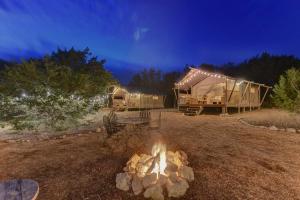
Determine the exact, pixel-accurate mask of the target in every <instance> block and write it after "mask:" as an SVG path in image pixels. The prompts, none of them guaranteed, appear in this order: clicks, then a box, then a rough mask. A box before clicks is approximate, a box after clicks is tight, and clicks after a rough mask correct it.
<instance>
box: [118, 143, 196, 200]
mask: <svg viewBox="0 0 300 200" xmlns="http://www.w3.org/2000/svg"><path fill="white" fill-rule="evenodd" d="M188 163H189V162H188V157H187V155H186V153H185V152H183V151H176V152H172V151H166V146H165V145H163V144H162V143H157V144H155V145H154V146H153V148H152V152H151V155H147V154H141V155H137V154H134V155H133V156H132V157H131V158H130V159H129V161H128V162H127V163H126V167H124V171H125V173H120V174H117V177H116V186H117V188H118V189H121V190H123V191H128V190H129V189H130V187H131V188H132V191H133V193H134V194H135V195H139V194H141V193H142V192H143V191H144V197H145V198H151V199H154V200H163V199H164V196H163V190H164V188H166V190H167V193H168V196H169V197H175V198H179V197H181V196H183V195H184V194H185V193H186V191H187V189H188V188H189V184H188V182H191V181H193V180H194V172H193V169H192V168H191V167H189V166H187V165H188Z"/></svg>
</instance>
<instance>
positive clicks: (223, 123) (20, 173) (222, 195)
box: [0, 112, 300, 200]
mask: <svg viewBox="0 0 300 200" xmlns="http://www.w3.org/2000/svg"><path fill="white" fill-rule="evenodd" d="M162 119H163V123H162V127H161V129H160V130H159V132H160V133H161V135H162V136H163V139H164V141H165V142H166V143H167V147H168V148H169V149H171V150H175V149H182V150H184V151H185V152H186V153H187V154H188V156H189V160H190V165H191V167H193V168H194V172H195V181H194V182H192V183H191V184H190V189H189V190H188V192H187V194H186V195H185V196H184V198H182V199H282V200H283V199H300V134H295V133H286V132H280V131H277V132H274V131H269V130H267V129H259V128H252V127H248V126H245V125H243V124H241V123H240V122H239V121H238V120H237V119H236V118H235V117H220V116H213V115H203V116H197V117H188V116H183V115H182V114H180V113H173V112H169V113H163V115H162ZM144 132H146V131H145V130H144ZM122 134H123V133H122ZM149 134H150V133H149ZM149 134H143V135H142V136H140V139H142V141H143V146H142V147H139V148H136V149H135V148H134V145H131V147H128V148H127V149H126V150H124V151H121V152H120V151H112V150H111V149H110V148H108V147H107V145H103V143H102V142H101V139H100V138H101V137H100V136H99V134H97V133H93V134H87V135H81V136H74V137H66V138H63V139H59V140H49V141H35V142H32V143H4V142H0V158H1V160H0V180H6V179H12V178H32V179H35V180H37V181H38V182H39V184H40V195H39V198H38V199H41V200H52V199H55V200H62V199H101V200H103V199H107V200H109V199H143V198H142V197H141V196H139V197H136V196H134V195H133V193H126V192H122V191H119V190H117V189H116V188H115V175H116V173H119V172H121V171H122V167H123V166H124V165H125V163H126V161H127V160H128V158H129V157H130V155H131V154H132V153H133V152H135V151H138V152H140V151H147V150H149V148H150V146H151V145H152V142H153V139H155V138H156V135H157V134H155V132H152V133H151V134H150V135H149ZM121 141H122V140H121ZM120 144H121V143H120Z"/></svg>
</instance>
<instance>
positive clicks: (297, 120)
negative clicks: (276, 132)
mask: <svg viewBox="0 0 300 200" xmlns="http://www.w3.org/2000/svg"><path fill="white" fill-rule="evenodd" d="M240 117H241V118H243V119H244V120H245V121H247V122H248V123H250V124H253V125H257V126H272V125H273V126H276V127H277V128H295V129H298V130H300V114H296V113H291V112H288V111H285V110H280V109H263V110H261V111H259V112H257V111H255V112H246V113H243V114H241V115H240Z"/></svg>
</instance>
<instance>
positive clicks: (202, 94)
mask: <svg viewBox="0 0 300 200" xmlns="http://www.w3.org/2000/svg"><path fill="white" fill-rule="evenodd" d="M270 88H271V87H269V86H266V85H264V84H260V83H255V82H252V81H247V80H240V79H236V78H232V77H229V76H225V75H223V74H217V73H212V72H206V71H203V70H201V69H196V68H190V71H189V72H188V73H187V74H186V75H185V76H184V77H183V78H182V79H181V80H180V81H179V82H177V83H175V88H174V91H175V94H176V98H177V105H178V108H179V109H180V110H183V111H184V110H186V109H191V108H199V109H200V108H201V109H202V108H205V107H221V108H222V110H223V112H227V108H228V107H235V108H238V110H239V112H240V108H243V110H245V109H246V108H249V110H252V109H253V108H260V107H261V105H262V103H263V101H264V99H265V97H266V94H267V92H268V91H269V89H270Z"/></svg>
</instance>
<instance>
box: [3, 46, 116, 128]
mask: <svg viewBox="0 0 300 200" xmlns="http://www.w3.org/2000/svg"><path fill="white" fill-rule="evenodd" d="M104 63H105V61H104V60H101V61H98V60H97V58H96V57H91V53H90V52H89V49H85V50H83V51H76V50H74V49H73V48H72V49H70V50H60V49H58V50H57V52H54V53H53V54H52V55H51V56H45V57H43V58H42V59H31V60H27V61H23V62H22V63H15V64H11V65H10V66H9V67H6V69H5V70H3V71H1V74H0V98H1V99H0V100H1V102H0V103H1V108H0V119H1V120H2V121H5V122H8V123H11V124H12V125H13V126H14V127H15V128H16V129H25V128H27V129H38V128H40V127H44V128H51V129H55V130H58V129H65V128H67V127H68V126H69V125H72V124H73V125H74V124H76V123H77V121H78V119H80V118H81V117H82V116H83V115H85V114H87V112H90V111H92V110H93V109H94V108H99V107H100V106H101V105H103V103H104V102H103V95H104V94H105V90H106V87H107V86H108V85H110V84H113V83H116V81H115V80H114V79H113V77H112V75H111V74H110V73H109V72H107V71H106V70H105V68H104Z"/></svg>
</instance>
